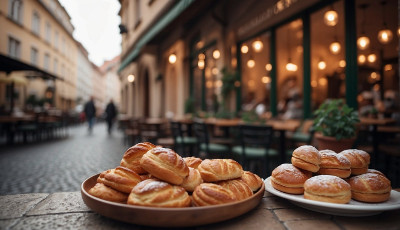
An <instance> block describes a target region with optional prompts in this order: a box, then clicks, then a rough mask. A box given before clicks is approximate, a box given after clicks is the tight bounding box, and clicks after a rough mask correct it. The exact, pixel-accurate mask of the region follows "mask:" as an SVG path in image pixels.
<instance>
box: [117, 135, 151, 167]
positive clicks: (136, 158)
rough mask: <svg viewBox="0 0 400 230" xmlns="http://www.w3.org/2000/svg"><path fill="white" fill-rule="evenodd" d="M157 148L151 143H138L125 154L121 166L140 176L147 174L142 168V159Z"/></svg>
mask: <svg viewBox="0 0 400 230" xmlns="http://www.w3.org/2000/svg"><path fill="white" fill-rule="evenodd" d="M155 147H156V146H155V145H153V144H152V143H149V142H143V143H138V144H136V145H134V146H132V147H130V148H129V149H128V150H126V152H125V153H124V156H123V157H122V160H121V163H120V165H121V166H123V167H126V168H129V169H132V170H133V171H135V172H136V173H138V174H146V173H147V172H146V171H145V170H144V169H143V168H142V167H141V166H140V163H139V162H140V159H141V158H142V156H143V155H144V154H145V153H147V151H149V150H150V149H152V148H155Z"/></svg>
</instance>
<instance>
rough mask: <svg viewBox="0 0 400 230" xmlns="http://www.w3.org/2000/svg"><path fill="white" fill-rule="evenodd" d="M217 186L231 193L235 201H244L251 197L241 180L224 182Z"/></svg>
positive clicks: (246, 186) (247, 187)
mask: <svg viewBox="0 0 400 230" xmlns="http://www.w3.org/2000/svg"><path fill="white" fill-rule="evenodd" d="M217 184H219V185H221V186H222V187H224V188H226V189H228V190H230V191H232V192H233V194H234V195H235V197H236V199H237V200H244V199H246V198H248V197H251V196H252V195H253V191H252V190H251V188H250V187H249V186H248V185H247V184H246V183H245V182H244V181H242V180H241V179H233V180H224V181H220V182H217Z"/></svg>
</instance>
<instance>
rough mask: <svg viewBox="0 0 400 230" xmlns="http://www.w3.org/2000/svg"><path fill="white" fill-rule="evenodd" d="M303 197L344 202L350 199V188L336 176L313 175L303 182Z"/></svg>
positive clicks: (330, 201)
mask: <svg viewBox="0 0 400 230" xmlns="http://www.w3.org/2000/svg"><path fill="white" fill-rule="evenodd" d="M304 198H305V199H309V200H316V201H323V202H329V203H339V204H346V203H348V202H349V201H350V199H351V188H350V185H349V184H348V183H347V182H346V181H345V180H343V179H341V178H339V177H337V176H332V175H319V176H314V177H311V178H310V179H308V180H307V181H306V182H305V183H304Z"/></svg>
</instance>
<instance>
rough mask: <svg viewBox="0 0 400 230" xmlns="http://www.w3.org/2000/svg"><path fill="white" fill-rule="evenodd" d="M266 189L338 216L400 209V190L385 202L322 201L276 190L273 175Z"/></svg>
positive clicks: (291, 200)
mask: <svg viewBox="0 0 400 230" xmlns="http://www.w3.org/2000/svg"><path fill="white" fill-rule="evenodd" d="M264 183H265V190H266V191H268V192H270V193H272V194H274V195H276V196H279V197H282V198H285V199H287V200H289V201H290V202H292V203H294V204H295V205H298V206H300V207H303V208H306V209H309V210H313V211H316V212H322V213H326V214H331V215H338V216H371V215H376V214H379V213H381V212H384V211H389V210H394V209H400V192H397V191H394V190H392V191H391V193H390V199H389V200H388V201H386V202H383V203H376V204H373V203H363V202H358V201H355V200H350V202H349V203H348V204H333V203H327V202H321V201H314V200H308V199H304V197H303V195H292V194H288V193H284V192H281V191H278V190H276V189H275V188H274V187H272V185H271V177H268V178H267V179H265V181H264Z"/></svg>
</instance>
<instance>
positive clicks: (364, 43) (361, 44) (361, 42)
mask: <svg viewBox="0 0 400 230" xmlns="http://www.w3.org/2000/svg"><path fill="white" fill-rule="evenodd" d="M357 46H358V48H359V49H360V50H365V49H367V48H368V46H369V38H368V37H366V36H362V37H359V38H358V39H357Z"/></svg>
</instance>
